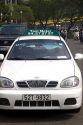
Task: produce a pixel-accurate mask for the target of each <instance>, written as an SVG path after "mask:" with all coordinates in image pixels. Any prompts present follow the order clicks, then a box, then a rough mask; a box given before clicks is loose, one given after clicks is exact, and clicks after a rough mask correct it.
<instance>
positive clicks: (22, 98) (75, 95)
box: [0, 36, 82, 110]
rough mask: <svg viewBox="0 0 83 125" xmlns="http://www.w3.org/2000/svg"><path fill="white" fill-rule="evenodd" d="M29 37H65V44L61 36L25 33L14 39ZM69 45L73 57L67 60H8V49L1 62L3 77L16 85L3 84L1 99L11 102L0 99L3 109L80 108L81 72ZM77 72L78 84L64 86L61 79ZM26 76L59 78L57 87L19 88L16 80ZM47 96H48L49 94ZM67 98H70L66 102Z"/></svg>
mask: <svg viewBox="0 0 83 125" xmlns="http://www.w3.org/2000/svg"><path fill="white" fill-rule="evenodd" d="M26 39H53V40H54V39H55V40H62V41H63V42H64V44H65V45H66V43H65V41H64V40H63V39H62V38H61V37H58V36H22V37H19V38H17V39H16V40H15V41H14V43H15V42H16V41H18V40H19V41H20V40H26ZM14 43H13V45H14ZM13 45H12V46H13ZM12 46H11V47H10V49H9V52H10V50H11V48H12ZM66 47H67V49H68V51H69V53H70V56H71V59H68V60H16V61H15V60H7V56H8V54H9V52H8V54H7V56H6V57H5V59H4V61H3V63H2V65H1V69H0V77H5V78H8V79H10V80H11V81H13V84H14V87H12V88H4V87H0V100H1V101H4V99H7V100H8V102H9V103H8V102H5V101H4V102H2V103H0V109H9V110H10V109H13V110H15V109H16V110H17V109H19V110H56V109H78V108H80V107H81V105H82V76H81V72H80V69H79V68H78V66H77V64H76V62H75V60H74V59H73V56H72V54H71V52H70V50H69V48H68V46H67V45H66ZM74 76H76V77H78V79H79V85H77V86H75V87H61V82H62V81H64V80H65V79H67V78H70V77H74ZM27 80H34V81H35V80H36V81H38V80H40V81H41V80H46V81H47V82H49V81H57V82H58V84H57V86H56V87H43V88H41V87H38V88H37V87H36V88H31V87H30V88H20V87H18V86H17V84H16V82H17V81H27ZM45 96H49V98H47V97H45ZM39 98H40V99H39ZM46 98H47V100H46ZM67 99H69V100H67ZM16 101H17V102H16ZM65 101H68V102H66V104H65ZM68 103H69V104H68Z"/></svg>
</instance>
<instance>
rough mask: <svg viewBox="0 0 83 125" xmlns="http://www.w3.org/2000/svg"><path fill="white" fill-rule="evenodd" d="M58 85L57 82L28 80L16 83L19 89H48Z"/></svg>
mask: <svg viewBox="0 0 83 125" xmlns="http://www.w3.org/2000/svg"><path fill="white" fill-rule="evenodd" d="M57 84H58V82H57V81H49V82H47V81H46V80H29V81H18V82H17V86H18V87H19V88H45V87H46V88H50V87H56V86H57Z"/></svg>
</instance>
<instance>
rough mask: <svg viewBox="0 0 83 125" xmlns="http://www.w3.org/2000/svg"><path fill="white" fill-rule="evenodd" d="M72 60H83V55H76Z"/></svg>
mask: <svg viewBox="0 0 83 125" xmlns="http://www.w3.org/2000/svg"><path fill="white" fill-rule="evenodd" d="M74 59H76V60H80V59H83V54H81V53H76V54H75V58H74Z"/></svg>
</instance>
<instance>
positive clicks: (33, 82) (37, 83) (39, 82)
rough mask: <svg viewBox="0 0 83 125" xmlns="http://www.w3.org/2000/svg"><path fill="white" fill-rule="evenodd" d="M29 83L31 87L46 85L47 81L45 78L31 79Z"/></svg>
mask: <svg viewBox="0 0 83 125" xmlns="http://www.w3.org/2000/svg"><path fill="white" fill-rule="evenodd" d="M27 83H28V85H29V87H30V88H38V87H45V86H46V83H47V81H43V80H31V81H27Z"/></svg>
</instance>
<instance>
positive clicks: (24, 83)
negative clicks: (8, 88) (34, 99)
mask: <svg viewBox="0 0 83 125" xmlns="http://www.w3.org/2000/svg"><path fill="white" fill-rule="evenodd" d="M17 85H18V87H19V88H27V87H28V84H27V83H26V82H25V81H23V82H17Z"/></svg>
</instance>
